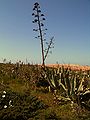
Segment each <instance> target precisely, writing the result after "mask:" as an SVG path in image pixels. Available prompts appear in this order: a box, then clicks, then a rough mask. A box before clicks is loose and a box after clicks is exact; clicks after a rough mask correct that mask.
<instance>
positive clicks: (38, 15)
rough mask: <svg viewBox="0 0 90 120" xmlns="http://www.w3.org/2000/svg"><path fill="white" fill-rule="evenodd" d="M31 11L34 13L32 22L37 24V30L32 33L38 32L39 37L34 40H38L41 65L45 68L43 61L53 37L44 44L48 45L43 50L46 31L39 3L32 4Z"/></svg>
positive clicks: (50, 46)
mask: <svg viewBox="0 0 90 120" xmlns="http://www.w3.org/2000/svg"><path fill="white" fill-rule="evenodd" d="M33 11H34V13H32V16H34V20H33V21H32V22H33V23H37V24H38V28H37V29H33V31H36V32H37V31H38V32H39V36H37V37H35V38H39V39H40V43H41V52H42V65H43V66H45V60H46V58H47V55H48V53H49V50H50V48H52V47H53V46H52V44H53V37H52V38H51V40H50V42H49V43H47V42H46V43H47V44H48V47H47V48H46V49H44V41H46V39H45V38H44V35H45V34H46V33H45V31H46V30H47V29H44V23H43V21H45V17H44V14H42V13H41V10H40V5H39V3H37V2H36V3H35V4H34V7H33ZM45 52H46V53H45Z"/></svg>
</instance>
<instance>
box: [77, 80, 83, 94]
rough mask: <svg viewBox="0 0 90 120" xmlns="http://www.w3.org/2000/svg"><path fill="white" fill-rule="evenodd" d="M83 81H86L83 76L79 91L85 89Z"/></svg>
mask: <svg viewBox="0 0 90 120" xmlns="http://www.w3.org/2000/svg"><path fill="white" fill-rule="evenodd" d="M83 81H84V78H82V80H81V83H80V85H79V88H78V92H79V91H83Z"/></svg>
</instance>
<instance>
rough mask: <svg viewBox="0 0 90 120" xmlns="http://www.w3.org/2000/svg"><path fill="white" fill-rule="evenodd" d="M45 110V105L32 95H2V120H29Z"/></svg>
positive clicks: (13, 93) (0, 99) (0, 94)
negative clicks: (41, 110)
mask: <svg viewBox="0 0 90 120" xmlns="http://www.w3.org/2000/svg"><path fill="white" fill-rule="evenodd" d="M3 95H5V96H3ZM10 101H11V103H10ZM43 108H44V104H43V103H42V102H40V101H39V100H38V99H37V98H36V97H33V96H31V95H27V94H19V93H15V92H12V91H8V92H7V93H0V120H28V119H29V118H33V117H34V116H36V115H37V114H38V110H40V109H43Z"/></svg>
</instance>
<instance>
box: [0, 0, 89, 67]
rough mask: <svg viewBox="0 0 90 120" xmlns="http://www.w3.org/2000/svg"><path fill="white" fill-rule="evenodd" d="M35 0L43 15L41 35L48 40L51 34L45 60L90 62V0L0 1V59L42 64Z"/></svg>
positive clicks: (49, 61) (69, 62) (76, 62)
mask: <svg viewBox="0 0 90 120" xmlns="http://www.w3.org/2000/svg"><path fill="white" fill-rule="evenodd" d="M35 2H38V3H39V4H40V8H41V11H42V13H43V14H44V15H45V19H46V20H45V21H44V28H47V29H48V30H47V31H46V36H44V37H45V38H46V40H47V41H48V42H49V41H50V39H51V38H52V37H53V36H54V48H53V49H51V50H52V54H48V57H47V59H46V63H49V64H52V63H57V62H58V63H66V64H80V65H90V0H0V62H2V61H3V59H6V60H7V61H10V60H11V61H12V62H16V61H19V60H21V61H23V62H26V60H27V61H28V62H29V63H38V64H40V63H42V59H41V46H40V40H39V39H35V37H36V36H38V32H34V31H33V29H34V28H37V24H33V23H32V21H33V20H34V17H33V16H32V13H33V5H34V3H35ZM45 47H46V46H45Z"/></svg>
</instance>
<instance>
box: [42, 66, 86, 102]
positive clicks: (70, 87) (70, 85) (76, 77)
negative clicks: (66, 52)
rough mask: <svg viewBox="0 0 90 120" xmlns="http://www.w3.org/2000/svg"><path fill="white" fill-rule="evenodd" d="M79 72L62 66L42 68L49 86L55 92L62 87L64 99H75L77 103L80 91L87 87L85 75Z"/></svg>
mask: <svg viewBox="0 0 90 120" xmlns="http://www.w3.org/2000/svg"><path fill="white" fill-rule="evenodd" d="M80 72H81V71H78V72H77V71H72V70H71V69H69V68H66V69H65V68H64V67H63V66H62V67H60V68H48V67H45V69H44V75H45V79H46V80H47V81H48V83H49V88H51V90H53V91H55V93H56V91H58V90H60V89H61V88H62V89H63V93H65V96H64V97H65V99H66V98H67V99H69V100H70V101H75V102H76V101H77V103H79V102H80V99H81V98H80V97H79V95H80V93H81V92H82V93H84V92H85V90H86V87H87V85H85V84H87V83H86V79H85V75H84V74H82V73H80ZM85 86H86V87H85ZM58 97H59V96H58ZM60 98H61V95H60ZM77 98H80V99H77Z"/></svg>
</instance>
